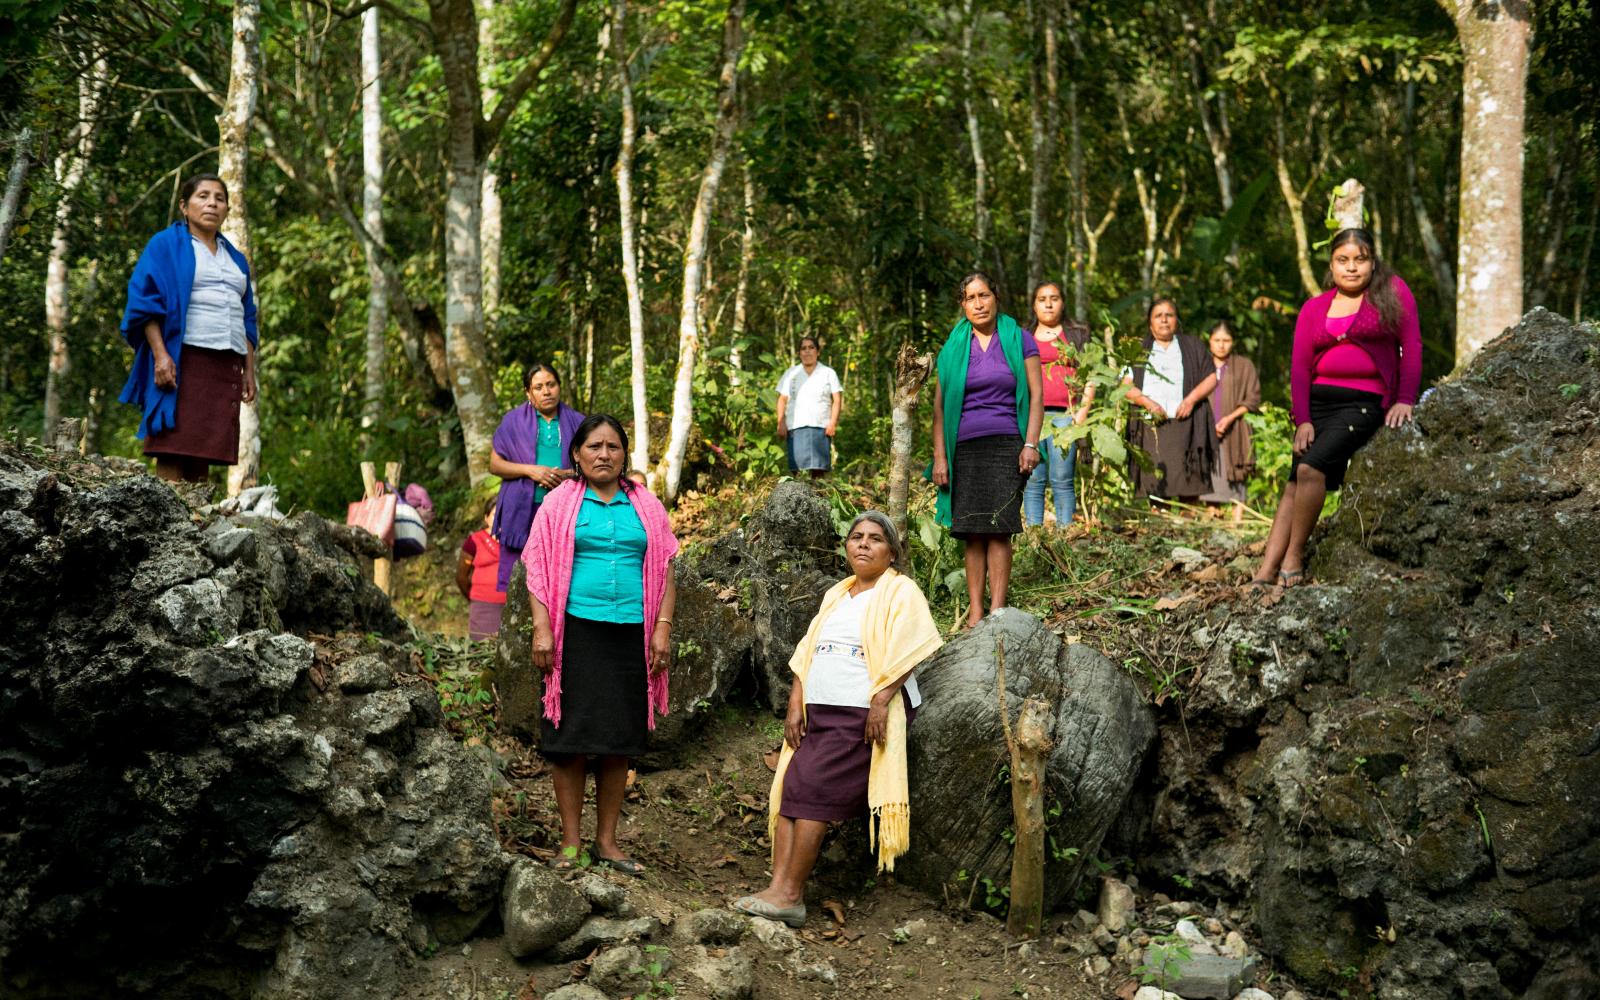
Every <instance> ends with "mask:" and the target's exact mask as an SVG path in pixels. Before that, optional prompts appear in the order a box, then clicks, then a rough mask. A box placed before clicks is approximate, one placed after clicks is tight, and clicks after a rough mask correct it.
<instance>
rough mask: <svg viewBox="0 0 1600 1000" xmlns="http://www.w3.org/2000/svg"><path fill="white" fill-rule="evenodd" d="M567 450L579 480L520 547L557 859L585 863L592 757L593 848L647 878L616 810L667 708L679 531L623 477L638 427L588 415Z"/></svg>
mask: <svg viewBox="0 0 1600 1000" xmlns="http://www.w3.org/2000/svg"><path fill="white" fill-rule="evenodd" d="M569 457H570V458H571V460H572V465H573V467H574V469H575V470H576V478H574V479H569V480H567V481H565V482H563V483H561V484H560V485H559V486H557V487H556V488H555V489H553V490H551V491H550V494H549V495H548V496H547V497H545V500H544V503H542V504H541V505H540V506H539V512H538V514H536V515H534V519H533V529H532V531H531V532H530V533H529V535H528V542H527V545H526V546H525V547H524V548H523V550H522V562H523V564H524V565H525V566H526V567H527V577H528V593H529V595H530V597H531V601H530V602H529V603H530V604H531V605H532V611H533V664H534V666H535V667H537V668H538V669H539V671H540V672H541V673H543V674H544V721H543V724H542V727H541V730H542V731H541V739H540V743H539V750H540V753H542V754H543V755H544V757H545V758H546V759H547V760H549V761H550V763H551V768H552V771H551V777H552V780H553V781H554V783H555V792H556V805H557V807H558V808H559V809H560V810H561V851H560V853H559V854H557V855H556V857H555V858H554V859H553V860H552V861H551V867H552V868H555V869H557V870H569V869H572V868H574V867H575V866H576V865H577V864H578V856H579V853H580V851H581V849H582V834H581V832H580V823H581V820H582V818H583V786H584V774H585V771H586V770H587V766H588V760H589V758H591V757H593V758H594V759H595V843H594V857H595V859H596V861H597V862H598V863H599V864H601V865H605V866H608V867H610V868H613V869H616V870H617V871H620V872H622V873H624V874H627V875H633V876H635V877H637V876H640V875H643V874H644V871H645V869H644V866H643V865H642V864H640V863H639V862H637V861H635V860H634V859H632V858H630V857H628V856H627V854H625V853H624V852H623V850H622V848H621V847H620V846H619V845H618V844H617V819H618V817H619V816H620V815H621V813H622V794H623V791H624V789H625V787H626V785H627V780H628V758H629V757H637V756H639V755H640V754H642V753H644V751H645V741H646V739H647V737H648V734H649V730H651V729H654V728H655V724H656V716H658V715H665V714H666V711H667V666H668V663H669V661H670V659H671V656H672V611H673V607H674V606H675V604H676V601H677V593H676V590H675V588H674V586H673V582H672V557H673V556H674V555H676V554H677V551H678V540H677V538H675V537H673V534H672V525H671V522H670V521H669V520H668V518H667V510H666V508H665V507H663V506H662V505H661V501H660V500H657V499H656V498H655V496H654V495H653V494H651V493H650V491H649V490H647V489H645V488H644V487H642V486H639V485H637V484H635V483H634V482H632V481H631V480H629V479H627V478H625V477H624V476H623V473H624V471H625V470H626V469H627V467H628V435H627V432H626V431H624V430H623V429H622V424H621V423H620V422H618V420H617V418H616V417H612V416H608V415H606V414H595V415H594V416H592V417H589V418H587V419H585V420H584V421H583V423H581V424H579V425H578V427H577V429H576V430H575V431H574V432H573V434H572V445H571V448H570V450H569ZM565 667H570V669H564V668H565Z"/></svg>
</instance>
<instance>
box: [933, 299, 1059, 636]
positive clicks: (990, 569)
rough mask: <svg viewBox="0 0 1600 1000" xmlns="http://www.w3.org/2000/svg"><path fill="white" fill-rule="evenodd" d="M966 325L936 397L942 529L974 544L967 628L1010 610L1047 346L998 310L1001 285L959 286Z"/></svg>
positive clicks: (947, 346) (1035, 453) (946, 352)
mask: <svg viewBox="0 0 1600 1000" xmlns="http://www.w3.org/2000/svg"><path fill="white" fill-rule="evenodd" d="M959 300H960V302H961V311H962V313H963V314H965V318H964V319H963V320H961V322H959V323H957V324H956V326H955V329H953V330H951V331H950V336H949V338H948V339H946V340H945V342H944V347H943V348H942V349H941V350H940V351H939V360H938V364H937V372H938V385H937V388H936V389H935V390H934V394H933V470H932V476H933V482H934V485H935V486H937V487H938V488H939V503H938V507H937V508H936V511H935V516H936V517H937V519H938V521H939V523H940V524H942V525H944V526H945V527H947V528H949V529H950V533H951V534H953V535H955V536H956V537H957V538H960V539H962V540H964V541H965V542H966V557H967V599H968V606H967V621H966V626H965V627H967V628H971V627H972V626H974V625H976V624H978V622H980V621H982V620H983V607H984V606H983V583H984V579H985V578H987V579H988V581H989V610H990V611H991V612H998V611H999V610H1000V609H1001V608H1004V607H1005V606H1006V591H1007V589H1008V588H1009V587H1010V585H1011V536H1012V535H1014V534H1016V533H1017V532H1019V531H1021V530H1022V491H1023V488H1024V487H1025V486H1026V485H1027V483H1028V475H1029V474H1030V473H1032V472H1033V469H1034V466H1036V465H1038V464H1039V425H1040V423H1041V422H1042V421H1043V419H1044V395H1043V384H1044V377H1043V374H1042V372H1041V369H1040V367H1039V345H1038V342H1037V341H1035V340H1034V339H1033V338H1032V337H1029V336H1025V335H1024V334H1023V332H1022V328H1021V327H1019V326H1018V325H1017V321H1016V320H1014V319H1012V318H1011V317H1010V316H1006V315H1004V314H1002V313H1001V312H1000V309H999V304H998V303H997V302H996V301H995V294H994V282H992V281H990V280H989V277H988V275H986V274H983V273H982V272H974V273H972V274H969V275H967V276H966V277H965V278H963V279H961V286H960V292H959Z"/></svg>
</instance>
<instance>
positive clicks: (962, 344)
mask: <svg viewBox="0 0 1600 1000" xmlns="http://www.w3.org/2000/svg"><path fill="white" fill-rule="evenodd" d="M994 332H995V334H996V335H997V336H999V338H1000V349H1001V350H1002V351H1004V352H1005V356H1006V364H1007V365H1008V366H1009V367H1010V368H1011V374H1013V375H1015V376H1016V378H1017V433H1018V434H1021V435H1023V436H1026V435H1027V433H1028V402H1029V400H1028V373H1027V370H1026V369H1025V368H1023V365H1022V336H1023V332H1022V327H1020V326H1018V325H1017V321H1016V320H1014V319H1012V318H1011V317H1010V316H1007V315H1006V314H1004V313H1001V314H1000V319H999V321H998V322H996V323H995V327H994ZM971 357H972V324H971V323H970V322H968V321H967V320H965V319H963V320H962V321H961V322H959V323H957V324H956V326H955V329H953V330H951V331H950V336H949V337H947V338H946V339H945V342H944V346H943V347H941V348H940V349H939V359H938V361H937V363H936V370H937V371H938V373H939V392H940V393H941V395H942V397H943V402H944V460H945V464H946V465H947V466H948V468H949V469H950V480H951V482H954V481H955V469H956V435H957V434H959V433H960V431H961V408H962V407H963V406H964V405H966V401H967V362H968V361H969V360H970V359H971ZM932 476H933V465H932V464H931V463H930V464H929V466H928V477H929V478H932ZM934 518H935V520H937V521H938V522H939V523H940V524H942V525H944V526H945V527H946V528H948V527H950V524H951V519H950V486H949V485H948V484H946V485H944V486H941V487H939V501H938V504H937V505H936V506H935V507H934Z"/></svg>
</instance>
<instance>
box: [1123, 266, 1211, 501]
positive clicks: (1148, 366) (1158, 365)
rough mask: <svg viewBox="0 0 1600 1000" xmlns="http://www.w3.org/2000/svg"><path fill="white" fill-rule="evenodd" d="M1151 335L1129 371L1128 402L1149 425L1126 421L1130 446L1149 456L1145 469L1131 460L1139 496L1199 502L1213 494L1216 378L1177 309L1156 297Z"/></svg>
mask: <svg viewBox="0 0 1600 1000" xmlns="http://www.w3.org/2000/svg"><path fill="white" fill-rule="evenodd" d="M1145 323H1146V325H1147V326H1148V327H1149V332H1148V333H1146V334H1145V337H1144V348H1145V350H1146V351H1147V352H1148V353H1147V355H1146V357H1145V360H1144V363H1142V364H1138V365H1134V366H1133V367H1132V368H1131V369H1129V370H1128V372H1127V373H1126V375H1125V377H1124V378H1123V381H1124V382H1127V383H1129V384H1131V386H1132V388H1131V389H1129V390H1128V402H1129V403H1132V404H1133V405H1134V406H1139V407H1143V408H1144V409H1145V410H1146V411H1147V412H1148V413H1149V414H1150V419H1149V420H1134V419H1130V420H1129V421H1128V443H1129V444H1131V445H1133V446H1134V447H1135V448H1138V449H1139V450H1141V451H1143V452H1144V453H1145V454H1146V455H1147V456H1149V459H1150V461H1151V462H1152V463H1153V467H1152V468H1149V469H1146V468H1145V467H1144V466H1143V465H1141V464H1140V463H1139V461H1138V458H1137V456H1136V455H1130V457H1129V460H1128V478H1129V479H1131V480H1132V481H1133V486H1134V495H1135V496H1141V497H1143V496H1148V497H1158V498H1161V499H1164V500H1170V499H1174V498H1176V499H1178V500H1180V501H1182V502H1183V503H1191V504H1192V503H1198V502H1199V499H1200V494H1202V493H1205V492H1207V491H1209V490H1210V489H1211V466H1212V464H1213V462H1214V460H1215V455H1216V441H1215V439H1214V436H1213V433H1212V429H1211V425H1212V420H1211V402H1210V397H1211V392H1212V390H1214V389H1215V388H1216V387H1217V373H1216V369H1215V366H1214V365H1212V363H1211V355H1210V354H1209V353H1208V352H1207V351H1206V348H1205V347H1204V346H1203V345H1202V344H1201V343H1200V341H1199V340H1196V339H1195V338H1194V337H1191V336H1189V335H1188V334H1187V333H1184V332H1183V327H1182V325H1181V324H1180V323H1179V322H1178V307H1177V306H1176V305H1174V304H1173V302H1172V300H1171V299H1168V298H1158V299H1156V300H1155V301H1154V302H1152V303H1150V309H1149V311H1148V312H1147V313H1146V314H1145Z"/></svg>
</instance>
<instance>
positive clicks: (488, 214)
mask: <svg viewBox="0 0 1600 1000" xmlns="http://www.w3.org/2000/svg"><path fill="white" fill-rule="evenodd" d="M479 3H481V4H482V5H483V15H482V19H481V20H479V22H478V82H479V85H480V86H481V87H482V88H483V106H484V107H485V108H492V107H493V106H494V103H495V98H496V96H497V94H496V91H495V89H494V86H493V84H492V83H491V82H490V77H491V76H492V72H493V69H494V65H495V63H496V62H497V61H498V59H499V47H498V46H497V45H496V44H495V34H496V25H495V17H496V12H495V0H479ZM481 201H482V207H483V221H482V223H481V225H480V226H479V229H478V233H479V239H480V241H481V242H482V247H483V312H484V315H485V316H486V317H493V316H494V314H495V312H496V310H498V309H499V308H500V242H501V225H500V220H501V217H502V215H503V214H504V213H503V211H502V208H501V204H500V167H499V164H498V163H496V162H495V160H494V158H492V157H491V158H489V159H488V160H486V161H485V163H484V168H483V191H482V195H481Z"/></svg>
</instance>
